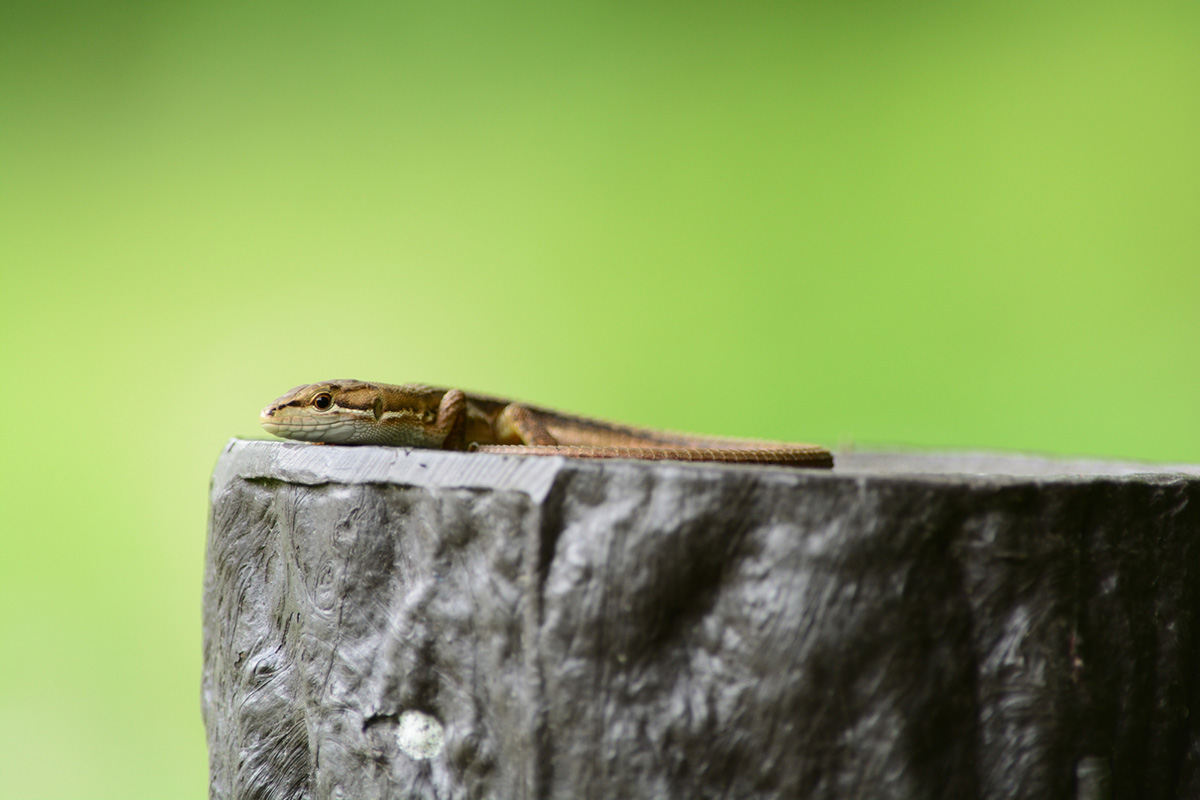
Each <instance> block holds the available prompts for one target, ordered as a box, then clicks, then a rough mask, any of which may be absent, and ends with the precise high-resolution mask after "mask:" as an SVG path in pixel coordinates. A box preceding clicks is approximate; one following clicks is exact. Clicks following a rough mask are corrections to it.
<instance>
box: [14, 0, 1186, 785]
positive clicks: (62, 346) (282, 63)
mask: <svg viewBox="0 0 1200 800" xmlns="http://www.w3.org/2000/svg"><path fill="white" fill-rule="evenodd" d="M1197 53H1200V6H1197V5H1196V4H1189V3H1172V2H1150V3H1137V4H1134V3H1113V2H1103V1H1102V2H1095V0H1089V2H1082V0H1078V1H1077V2H1067V3H1051V4H1047V3H1041V2H1020V1H1018V2H1009V3H984V4H970V3H968V4H962V3H952V2H932V3H920V4H899V5H897V4H892V3H880V2H849V3H827V4H812V3H803V2H799V3H769V2H766V3H750V4H744V3H718V2H704V1H702V2H697V3H675V2H667V1H666V0H651V2H643V3H597V2H581V3H570V2H567V3H563V2H541V3H518V4H515V5H514V4H512V3H480V2H448V3H421V4H414V3H406V2H398V3H393V2H387V3H376V4H356V3H348V4H343V3H335V4H331V3H293V4H277V3H271V4H267V3H256V2H250V3H241V2H239V3H225V2H205V3H162V2H148V3H130V2H100V3H86V4H85V3H79V4H64V3H55V2H37V3H32V2H10V3H6V4H5V7H4V9H3V10H2V11H0V75H2V76H3V91H2V92H0V370H2V375H3V378H4V383H3V385H4V388H5V400H6V404H5V405H6V413H5V418H6V420H7V423H6V425H5V434H6V436H5V457H4V458H3V460H2V461H0V493H2V494H0V652H2V653H3V658H0V782H2V784H3V786H2V787H0V796H3V797H21V798H175V797H178V798H200V797H203V796H205V792H206V772H205V770H206V763H205V753H204V740H203V729H202V723H201V719H200V713H199V699H198V693H199V689H198V685H199V669H200V655H201V654H200V631H199V627H200V624H199V623H200V620H199V596H200V584H201V572H202V562H203V547H204V545H203V539H204V526H205V515H206V499H207V498H206V491H207V484H208V477H209V474H210V471H211V468H212V465H213V463H214V460H215V459H216V457H217V455H218V453H219V452H220V450H221V447H222V445H223V443H224V442H225V441H226V440H227V439H228V437H230V436H234V435H242V436H258V435H261V434H260V431H259V429H258V427H257V419H256V414H257V411H258V409H259V408H261V407H262V406H263V405H264V404H265V403H266V402H267V401H269V400H271V399H272V398H274V397H275V396H277V395H278V394H281V393H282V392H283V391H285V390H286V389H288V388H290V387H292V386H293V385H295V384H298V383H304V382H309V381H313V380H317V379H322V378H331V377H357V378H365V379H373V380H381V381H393V382H404V381H413V380H419V381H426V382H433V383H445V384H453V385H460V386H464V387H467V388H475V389H479V390H484V391H489V392H493V393H497V394H508V395H512V396H515V397H519V398H526V399H529V400H535V401H537V402H540V403H544V404H548V405H554V406H559V407H562V408H564V409H569V410H575V411H579V412H585V413H589V414H593V415H598V416H607V417H611V418H615V419H621V420H626V421H629V422H634V423H641V424H646V425H660V426H667V427H672V428H681V429H692V430H697V431H706V432H712V433H725V434H734V435H739V434H740V435H747V436H760V437H771V438H781V439H798V440H814V441H819V442H823V443H827V444H834V445H837V444H843V445H844V444H854V445H856V446H860V447H862V446H875V445H908V446H917V447H926V448H1004V449H1019V450H1033V451H1042V452H1051V453H1071V454H1085V455H1096V456H1112V457H1129V458H1145V459H1157V460H1192V461H1195V460H1200V420H1198V416H1197V409H1198V408H1200V377H1198V370H1197V368H1196V360H1197V359H1196V355H1197V348H1196V344H1197V336H1198V335H1200V320H1198V315H1197V313H1196V312H1197V299H1198V297H1200V270H1198V269H1197V258H1196V254H1197V246H1198V245H1200V220H1198V219H1197V217H1198V213H1197V212H1198V211H1200V195H1198V192H1197V186H1200V149H1198V148H1197V146H1196V145H1197V142H1198V141H1200V95H1198V94H1197V92H1196V87H1197V86H1198V85H1200V59H1198V58H1197Z"/></svg>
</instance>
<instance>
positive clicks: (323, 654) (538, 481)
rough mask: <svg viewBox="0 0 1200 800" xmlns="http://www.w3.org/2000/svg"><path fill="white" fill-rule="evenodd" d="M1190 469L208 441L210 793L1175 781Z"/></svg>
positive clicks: (1190, 677) (1193, 574)
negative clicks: (801, 465)
mask: <svg viewBox="0 0 1200 800" xmlns="http://www.w3.org/2000/svg"><path fill="white" fill-rule="evenodd" d="M1198 476H1200V469H1198V468H1197V467H1194V466H1178V467H1171V468H1166V469H1164V468H1161V467H1153V466H1148V465H1139V464H1112V463H1104V462H1078V461H1077V462H1064V461H1056V460H1053V459H1045V458H1036V457H1026V456H1001V455H989V454H965V455H954V454H949V455H912V454H886V453H877V454H869V453H868V454H855V453H845V454H842V455H840V456H839V457H838V467H837V469H835V470H834V471H833V472H832V473H826V472H820V471H801V470H787V469H777V468H763V467H741V466H720V465H698V464H697V465H692V464H673V463H668V462H658V463H634V462H620V461H608V462H586V461H574V460H565V459H556V458H551V459H547V458H517V457H505V456H491V455H483V454H470V453H467V454H463V453H441V452H429V451H405V450H402V449H391V448H375V447H362V448H348V447H321V446H312V445H307V444H299V443H280V442H257V441H239V440H234V441H231V442H230V444H229V445H228V446H227V447H226V449H225V451H224V453H223V454H222V455H221V458H220V460H219V462H218V464H217V468H216V472H215V474H214V478H213V486H212V508H211V519H210V525H209V540H208V558H207V565H206V572H205V588H204V673H203V693H202V694H203V708H204V716H205V724H206V728H207V733H208V743H209V754H210V755H209V758H210V768H211V794H212V796H213V797H215V798H339V797H341V798H365V797H372V798H374V797H381V798H382V797H395V798H401V797H405V798H407V797H438V798H474V797H480V798H491V797H495V798H610V797H613V798H615V797H630V798H637V797H669V798H670V797H674V798H705V797H711V798H718V797H719V798H734V797H738V798H740V797H757V798H767V797H772V798H774V797H814V798H846V797H870V798H922V799H924V798H976V797H978V798H1000V797H1004V798H1009V797H1072V796H1076V794H1075V793H1076V792H1077V791H1079V792H1080V795H1079V796H1096V797H1099V796H1109V795H1108V794H1098V792H1101V791H1103V792H1105V793H1107V792H1109V791H1111V796H1112V797H1117V798H1120V797H1135V796H1136V797H1146V798H1166V797H1195V796H1200V776H1198V774H1197V770H1196V764H1197V758H1198V757H1200V747H1198V742H1197V736H1196V732H1195V727H1196V726H1195V724H1194V723H1193V722H1192V717H1193V716H1195V715H1193V714H1191V713H1190V712H1191V709H1192V708H1193V707H1195V706H1196V700H1197V689H1198V687H1200V684H1198V682H1197V679H1196V676H1197V672H1198V669H1197V668H1198V666H1200V662H1198V661H1197V656H1198V655H1200V653H1198V649H1197V646H1198V644H1200V641H1198V638H1197V625H1196V613H1197V604H1198V600H1200V596H1198V592H1200V590H1198V588H1197V587H1200V580H1198V579H1200V574H1198V571H1200V550H1198V545H1200V541H1198V537H1200V477H1198ZM439 735H440V738H439ZM1098 787H1099V788H1098Z"/></svg>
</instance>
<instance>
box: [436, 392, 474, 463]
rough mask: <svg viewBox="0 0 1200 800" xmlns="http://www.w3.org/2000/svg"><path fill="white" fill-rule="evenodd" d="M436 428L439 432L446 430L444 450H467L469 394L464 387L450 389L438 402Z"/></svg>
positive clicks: (443, 441) (443, 442)
mask: <svg viewBox="0 0 1200 800" xmlns="http://www.w3.org/2000/svg"><path fill="white" fill-rule="evenodd" d="M434 429H435V430H437V431H438V432H439V433H441V432H442V431H445V434H446V436H445V438H444V439H443V440H442V449H443V450H466V449H467V443H466V439H465V434H466V429H467V396H466V395H465V394H464V393H463V391H462V389H449V390H447V391H446V393H445V394H444V395H442V400H441V402H440V403H438V411H437V420H436V421H435V422H434Z"/></svg>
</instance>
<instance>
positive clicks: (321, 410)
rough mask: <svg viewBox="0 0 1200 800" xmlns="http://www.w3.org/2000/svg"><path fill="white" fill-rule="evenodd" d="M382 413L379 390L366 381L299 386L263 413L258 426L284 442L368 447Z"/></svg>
mask: <svg viewBox="0 0 1200 800" xmlns="http://www.w3.org/2000/svg"><path fill="white" fill-rule="evenodd" d="M382 411H383V401H382V399H381V395H380V392H379V390H378V387H376V386H374V385H373V384H370V383H364V382H363V381H350V380H340V381H322V382H320V383H310V384H306V385H304V386H297V387H296V388H295V389H292V390H291V391H290V392H288V393H287V394H285V395H283V396H282V397H280V398H279V399H277V400H275V401H274V402H273V403H271V404H270V405H268V406H267V407H266V408H264V409H263V410H262V413H261V414H260V415H259V422H261V423H262V426H263V428H265V429H266V430H267V432H268V433H272V434H274V435H276V436H281V437H283V438H285V439H300V440H302V441H306V442H328V443H330V444H369V443H370V442H371V441H372V438H373V437H372V433H373V432H374V431H375V430H376V426H375V424H374V423H375V422H376V421H378V419H379V417H380V414H382Z"/></svg>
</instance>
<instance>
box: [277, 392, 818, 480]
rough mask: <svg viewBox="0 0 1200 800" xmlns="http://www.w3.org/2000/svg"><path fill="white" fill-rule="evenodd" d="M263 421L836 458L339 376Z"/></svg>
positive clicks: (340, 434)
mask: <svg viewBox="0 0 1200 800" xmlns="http://www.w3.org/2000/svg"><path fill="white" fill-rule="evenodd" d="M260 420H261V421H262V426H263V427H264V428H266V430H267V431H268V432H270V433H273V434H275V435H276V436H282V437H284V438H288V439H300V440H302V441H308V442H324V443H327V444H375V445H390V446H395V447H426V448H435V449H445V450H468V449H469V450H478V451H483V452H490V453H509V454H515V455H558V456H571V457H574V458H637V459H651V460H676V461H720V462H726V463H753V464H775V465H783V466H791V467H818V468H828V467H832V466H833V455H832V454H831V453H830V452H829V451H828V450H826V449H824V448H823V447H819V446H817V445H811V444H790V443H783V442H768V441H757V440H752V439H725V438H715V437H709V436H696V435H692V434H684V433H671V432H668V431H658V430H650V429H645V428H632V427H627V426H624V425H616V424H613V423H610V422H603V421H601V420H595V419H588V418H586V417H577V416H574V415H571V414H563V413H560V412H558V411H551V410H549V409H544V408H538V407H536V406H530V405H525V404H523V403H517V402H513V401H511V400H504V399H501V398H498V397H488V396H487V395H480V394H468V393H466V392H463V391H462V390H461V389H443V388H437V387H433V386H422V385H420V384H404V385H402V386H393V385H389V384H385V383H364V382H363V381H350V380H338V381H322V382H320V383H313V384H309V385H306V386H299V387H297V388H295V389H293V390H291V391H290V392H288V393H287V394H285V395H284V396H283V397H280V398H279V399H278V400H276V401H275V402H274V403H271V405H269V406H267V407H266V408H264V409H263V411H262V415H261V417H260Z"/></svg>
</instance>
